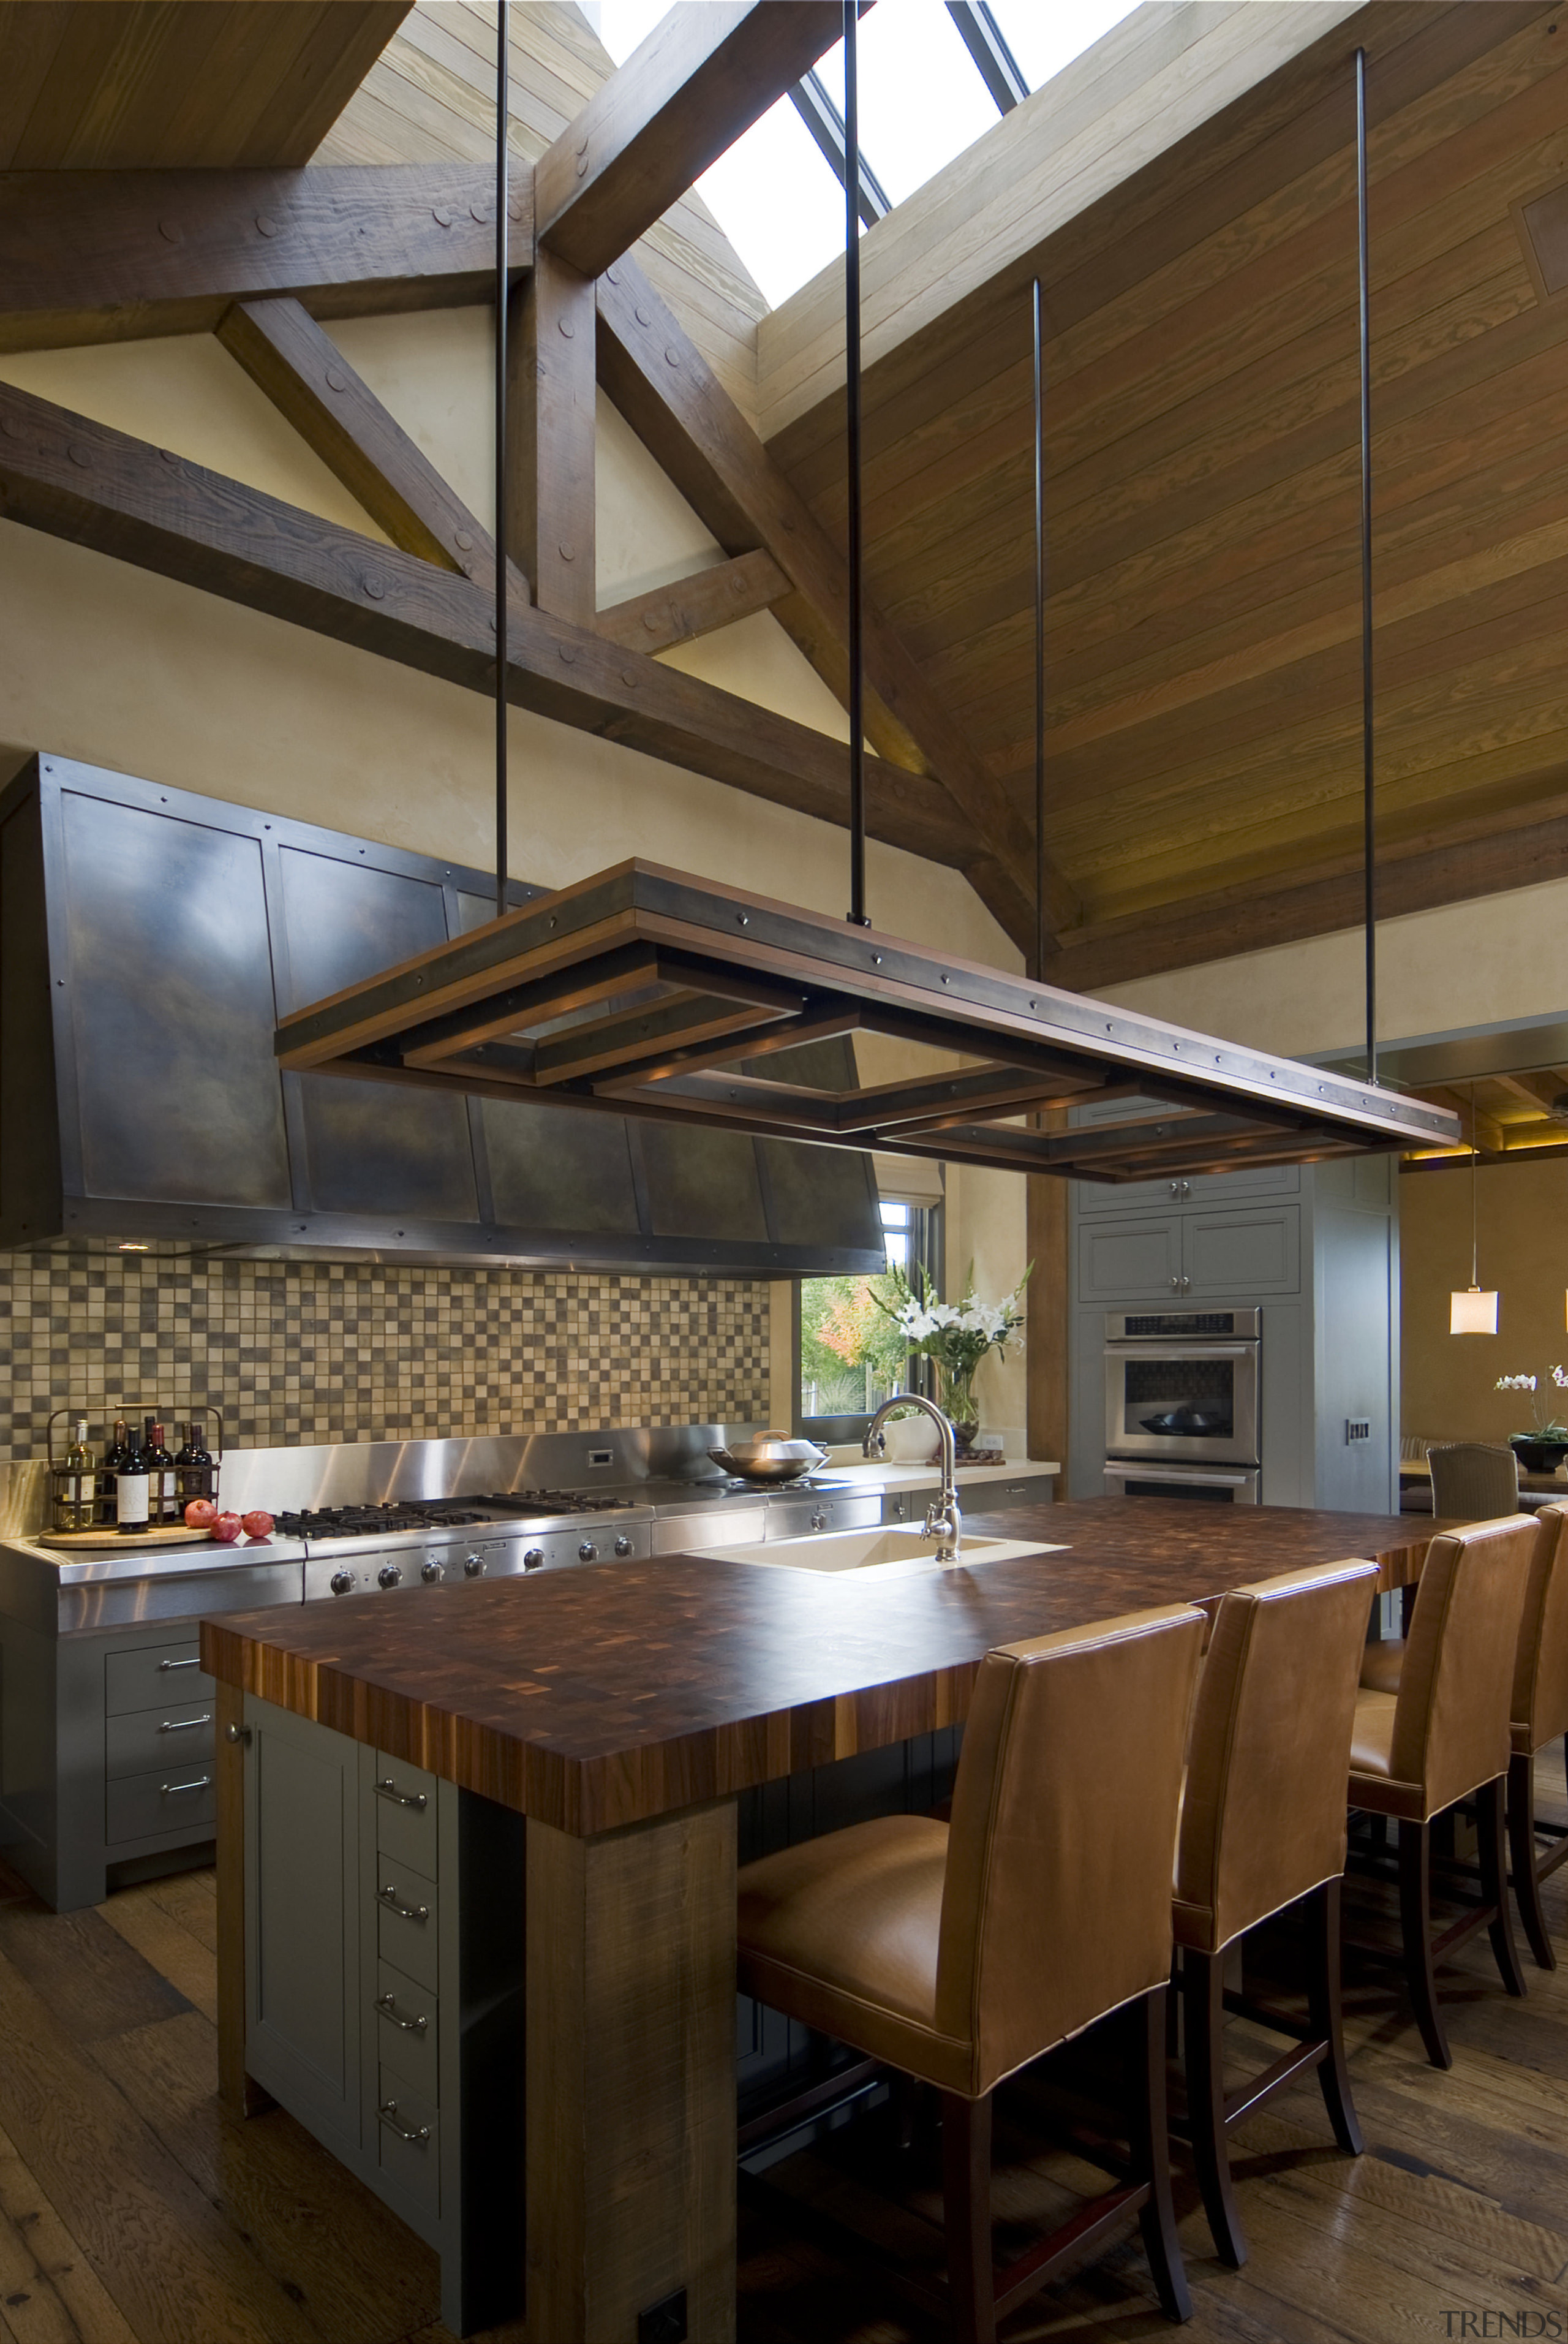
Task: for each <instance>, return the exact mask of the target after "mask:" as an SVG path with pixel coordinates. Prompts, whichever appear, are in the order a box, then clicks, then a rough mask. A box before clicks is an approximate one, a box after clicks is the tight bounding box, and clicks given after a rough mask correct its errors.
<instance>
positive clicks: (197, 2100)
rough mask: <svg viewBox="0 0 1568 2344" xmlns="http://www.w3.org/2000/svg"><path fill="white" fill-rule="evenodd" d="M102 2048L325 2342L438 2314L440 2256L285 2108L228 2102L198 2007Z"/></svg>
mask: <svg viewBox="0 0 1568 2344" xmlns="http://www.w3.org/2000/svg"><path fill="white" fill-rule="evenodd" d="M97 2058H98V2062H99V2064H100V2065H101V2066H103V2067H104V2068H105V2070H106V2073H107V2074H108V2075H109V2076H111V2077H112V2078H113V2080H114V2081H115V2082H116V2084H117V2085H118V2086H119V2087H120V2089H121V2091H122V2092H123V2093H124V2094H125V2096H126V2100H127V2101H128V2102H129V2103H130V2105H131V2107H134V2108H135V2109H136V2112H137V2113H138V2115H140V2116H141V2117H142V2118H143V2119H144V2121H145V2122H146V2125H147V2126H148V2127H149V2128H150V2129H151V2130H152V2131H153V2132H154V2133H155V2134H156V2136H157V2137H158V2139H159V2140H160V2141H161V2142H162V2144H163V2147H165V2149H166V2151H167V2152H168V2154H169V2156H170V2157H172V2158H174V2159H175V2160H176V2163H177V2164H178V2165H179V2166H180V2167H182V2168H183V2170H184V2171H185V2172H186V2174H187V2175H188V2176H189V2177H190V2179H191V2180H192V2181H193V2182H194V2183H195V2184H196V2187H197V2188H198V2189H199V2190H200V2191H201V2193H202V2196H203V2197H205V2198H206V2199H207V2200H208V2201H209V2202H210V2203H211V2204H212V2205H213V2206H214V2207H216V2208H217V2209H218V2210H219V2212H220V2213H221V2214H222V2215H223V2217H224V2218H225V2219H226V2221H227V2222H228V2223H230V2224H231V2226H232V2227H233V2228H234V2229H235V2230H236V2233H237V2234H238V2235H239V2236H240V2237H242V2238H246V2239H247V2240H248V2241H249V2242H250V2246H251V2250H252V2252H253V2253H254V2254H255V2255H256V2258H257V2259H258V2261H259V2262H260V2263H261V2265H262V2267H263V2268H264V2269H265V2270H266V2273H267V2275H268V2278H270V2280H271V2281H272V2283H273V2284H274V2285H275V2286H276V2287H277V2288H280V2289H281V2290H282V2291H283V2293H284V2294H286V2296H287V2297H288V2298H289V2299H290V2300H291V2301H293V2302H294V2303H296V2304H297V2305H298V2307H299V2309H300V2310H301V2311H302V2312H303V2313H304V2315H305V2317H306V2318H307V2319H308V2320H309V2321H310V2323H311V2325H312V2327H313V2328H314V2329H315V2331H316V2333H317V2336H318V2337H319V2338H321V2339H324V2344H383V2339H385V2338H387V2336H389V2335H397V2334H400V2333H401V2332H402V2331H403V2329H407V2328H411V2327H414V2326H416V2325H417V2323H418V2322H419V2321H420V2320H421V2319H428V2318H429V2315H430V2313H431V2311H432V2310H433V2309H434V2307H435V2305H436V2302H437V2298H438V2295H439V2291H440V2275H439V2271H438V2268H437V2259H436V2257H435V2256H434V2255H433V2254H431V2253H430V2251H429V2249H428V2248H426V2247H425V2246H424V2245H423V2243H422V2242H421V2241H420V2240H418V2239H416V2238H413V2237H412V2236H411V2235H410V2233H409V2232H408V2231H407V2229H406V2228H404V2226H403V2224H402V2223H401V2222H399V2221H398V2220H397V2217H396V2216H395V2215H393V2214H391V2213H389V2212H388V2211H387V2208H386V2207H384V2206H383V2205H382V2204H381V2203H380V2201H379V2199H378V2198H376V2197H372V2195H371V2193H370V2192H369V2190H367V2189H366V2188H365V2187H363V2185H362V2184H361V2183H360V2182H358V2181H357V2180H356V2179H355V2178H354V2177H353V2176H352V2175H350V2174H347V2173H346V2172H344V2171H343V2169H342V2167H339V2166H337V2165H336V2164H335V2163H334V2161H333V2160H332V2159H331V2158H330V2157H328V2156H327V2153H326V2151H325V2150H323V2149H322V2148H321V2147H319V2145H318V2144H317V2142H315V2141H313V2140H312V2139H311V2137H310V2136H309V2135H308V2134H307V2132H305V2131H304V2130H303V2129H302V2128H301V2127H300V2126H298V2125H297V2124H296V2122H295V2121H294V2118H293V2117H290V2116H288V2115H287V2114H286V2113H285V2111H284V2110H283V2109H281V2108H275V2109H272V2110H269V2111H268V2113H267V2114H266V2116H265V2117H254V2118H252V2119H251V2120H250V2121H249V2122H246V2121H243V2120H242V2119H240V2118H238V2117H234V2116H232V2115H231V2114H230V2113H229V2112H228V2110H227V2109H226V2108H225V2107H223V2106H222V2105H221V2103H220V2102H219V2100H218V2098H217V2035H216V2027H215V2026H213V2025H211V2024H210V2023H209V2022H208V2020H207V2019H206V2018H205V2017H203V2016H202V2015H201V2014H200V2013H199V2012H198V2011H195V2010H193V2011H190V2012H188V2013H187V2014H186V2016H184V2017H183V2018H170V2019H165V2020H162V2021H160V2022H159V2023H158V2024H157V2025H156V2026H146V2027H142V2028H140V2029H139V2030H138V2031H137V2032H136V2034H133V2035H123V2036H118V2037H116V2040H115V2041H114V2042H113V2043H107V2044H103V2045H101V2046H99V2047H98V2051H97Z"/></svg>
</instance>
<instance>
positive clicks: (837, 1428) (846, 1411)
mask: <svg viewBox="0 0 1568 2344" xmlns="http://www.w3.org/2000/svg"><path fill="white" fill-rule="evenodd" d="M881 1211H882V1236H883V1241H884V1245H885V1248H886V1251H887V1258H888V1268H887V1270H886V1271H884V1272H883V1273H882V1274H881V1275H880V1276H879V1277H864V1276H862V1277H859V1278H802V1279H801V1281H800V1338H799V1344H798V1346H797V1360H798V1389H797V1395H796V1415H797V1419H798V1420H799V1424H800V1427H801V1429H802V1430H805V1431H808V1432H811V1433H815V1434H816V1435H817V1436H818V1437H819V1439H828V1440H832V1439H838V1440H852V1439H854V1438H855V1437H856V1435H857V1434H858V1432H859V1429H860V1427H861V1426H862V1425H863V1424H864V1422H865V1420H866V1419H867V1418H868V1417H869V1416H870V1415H872V1414H873V1413H874V1411H875V1410H876V1409H879V1408H880V1406H881V1404H882V1402H883V1401H884V1400H885V1399H889V1398H890V1396H891V1394H892V1393H894V1392H895V1391H907V1390H910V1389H913V1390H920V1389H923V1383H922V1380H921V1378H922V1375H923V1368H924V1362H923V1361H920V1360H915V1359H910V1356H909V1351H908V1349H907V1346H906V1345H905V1342H904V1339H903V1337H902V1335H900V1332H899V1330H898V1329H897V1328H896V1327H895V1326H894V1325H893V1322H892V1320H891V1318H890V1317H889V1316H888V1311H887V1308H882V1306H883V1305H886V1306H888V1308H891V1306H892V1305H893V1303H894V1301H895V1300H896V1298H897V1297H896V1293H895V1289H894V1283H893V1278H892V1276H891V1272H892V1271H893V1269H894V1268H898V1269H900V1270H901V1271H902V1272H903V1274H904V1276H905V1277H906V1278H910V1280H911V1282H913V1283H915V1284H917V1285H918V1284H919V1278H920V1270H921V1269H924V1270H926V1271H928V1272H930V1270H931V1268H932V1263H933V1256H934V1251H935V1245H936V1220H937V1214H936V1211H935V1210H934V1209H931V1208H930V1207H925V1206H921V1205H911V1204H902V1203H898V1202H895V1201H890V1200H888V1199H884V1201H883V1204H882V1208H881Z"/></svg>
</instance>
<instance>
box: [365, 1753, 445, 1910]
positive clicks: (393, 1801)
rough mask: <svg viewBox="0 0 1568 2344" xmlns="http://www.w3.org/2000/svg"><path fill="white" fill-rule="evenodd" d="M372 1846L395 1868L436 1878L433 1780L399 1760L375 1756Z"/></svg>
mask: <svg viewBox="0 0 1568 2344" xmlns="http://www.w3.org/2000/svg"><path fill="white" fill-rule="evenodd" d="M375 1799H376V1844H377V1848H378V1849H380V1851H381V1853H382V1854H384V1855H387V1856H389V1857H391V1858H392V1860H393V1861H394V1862H395V1863H397V1864H408V1865H411V1866H412V1868H413V1869H414V1870H415V1871H416V1872H422V1873H423V1874H424V1875H425V1877H426V1879H427V1880H434V1879H436V1878H437V1874H438V1870H439V1867H438V1865H437V1861H436V1777H435V1775H434V1774H427V1773H426V1772H425V1770H424V1768H423V1767H421V1766H410V1765H408V1764H407V1763H405V1761H404V1760H403V1759H401V1758H388V1756H387V1753H386V1752H385V1751H384V1750H377V1753H376V1790H375Z"/></svg>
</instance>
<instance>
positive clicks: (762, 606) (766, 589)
mask: <svg viewBox="0 0 1568 2344" xmlns="http://www.w3.org/2000/svg"><path fill="white" fill-rule="evenodd" d="M792 591H794V590H793V589H792V587H791V586H790V583H789V579H788V578H786V577H785V575H784V572H783V571H782V570H780V569H779V564H778V563H777V562H776V561H774V559H773V556H772V555H771V554H770V553H760V552H759V553H740V554H737V555H736V557H735V559H734V561H719V562H715V564H714V565H713V567H712V569H710V570H699V571H697V572H696V573H695V575H694V576H692V577H690V578H678V579H677V580H676V581H675V583H674V584H673V585H671V586H655V587H654V588H652V589H651V591H649V592H648V593H646V594H634V595H632V596H631V597H630V599H629V600H628V601H625V602H612V603H611V604H610V605H609V607H608V609H607V610H603V611H600V612H599V613H598V631H599V632H600V634H601V635H605V636H608V639H609V641H610V642H612V643H619V644H620V646H621V648H622V650H623V651H638V652H658V651H664V650H665V649H667V648H668V645H669V644H671V643H688V642H691V641H692V639H693V637H694V636H697V635H707V634H711V633H712V631H713V630H714V629H715V628H716V627H728V626H729V625H730V624H732V622H733V621H735V620H737V619H744V618H748V617H749V615H750V614H751V612H752V611H766V610H769V609H770V608H771V607H772V606H773V605H774V604H775V603H776V602H781V601H783V599H784V597H785V595H786V594H789V593H791V592H792Z"/></svg>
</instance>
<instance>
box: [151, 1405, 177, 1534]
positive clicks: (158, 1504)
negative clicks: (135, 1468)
mask: <svg viewBox="0 0 1568 2344" xmlns="http://www.w3.org/2000/svg"><path fill="white" fill-rule="evenodd" d="M146 1458H147V1516H148V1519H149V1521H154V1522H172V1521H176V1519H177V1515H176V1506H175V1460H174V1459H173V1458H172V1457H171V1456H170V1455H169V1452H168V1450H166V1448H165V1446H164V1429H163V1426H162V1425H161V1424H158V1423H156V1421H155V1420H154V1419H153V1418H152V1417H150V1416H149V1417H148V1419H147V1425H146Z"/></svg>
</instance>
